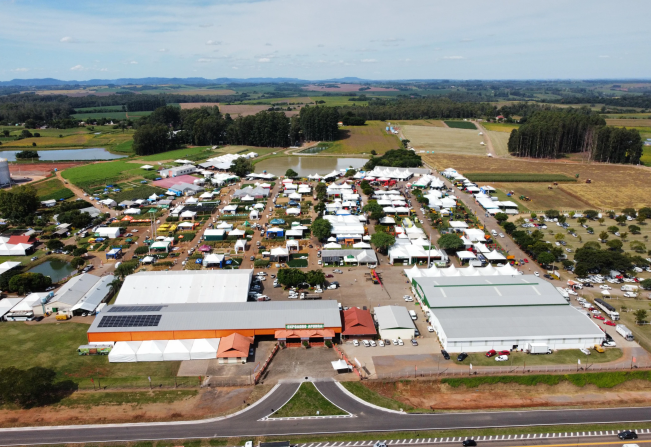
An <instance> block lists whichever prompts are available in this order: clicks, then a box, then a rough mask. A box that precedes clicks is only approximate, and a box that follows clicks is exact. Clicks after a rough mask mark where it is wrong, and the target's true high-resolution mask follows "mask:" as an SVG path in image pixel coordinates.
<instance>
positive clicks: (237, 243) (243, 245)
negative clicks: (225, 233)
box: [235, 239, 246, 253]
mask: <svg viewBox="0 0 651 447" xmlns="http://www.w3.org/2000/svg"><path fill="white" fill-rule="evenodd" d="M240 249H242V252H245V251H246V239H238V240H237V241H235V253H237V252H238V250H240Z"/></svg>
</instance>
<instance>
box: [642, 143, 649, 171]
mask: <svg viewBox="0 0 651 447" xmlns="http://www.w3.org/2000/svg"><path fill="white" fill-rule="evenodd" d="M642 150H643V152H642V156H641V157H640V162H641V163H642V164H643V165H645V166H651V146H643V148H642Z"/></svg>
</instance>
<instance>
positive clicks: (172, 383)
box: [75, 376, 201, 391]
mask: <svg viewBox="0 0 651 447" xmlns="http://www.w3.org/2000/svg"><path fill="white" fill-rule="evenodd" d="M150 379H151V380H150ZM75 382H76V383H77V386H78V388H79V389H80V390H97V391H102V390H120V389H157V390H158V389H177V388H186V389H189V388H199V387H200V385H201V377H148V376H142V377H140V376H138V377H100V376H94V377H88V378H83V379H80V380H78V381H75Z"/></svg>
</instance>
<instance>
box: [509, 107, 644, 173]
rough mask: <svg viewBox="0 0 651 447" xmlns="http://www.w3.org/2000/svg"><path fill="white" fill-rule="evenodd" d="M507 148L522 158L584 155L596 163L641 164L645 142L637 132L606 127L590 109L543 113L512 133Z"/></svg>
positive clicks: (601, 119) (542, 111)
mask: <svg viewBox="0 0 651 447" xmlns="http://www.w3.org/2000/svg"><path fill="white" fill-rule="evenodd" d="M508 149H509V153H511V154H512V155H518V156H521V157H532V158H558V157H560V156H562V155H564V154H571V153H577V152H585V153H587V154H589V156H590V159H593V160H597V161H610V162H613V163H638V162H639V161H640V156H641V155H642V139H641V137H640V134H639V132H638V131H637V130H636V129H631V130H627V129H617V128H611V127H606V121H605V120H604V119H603V118H601V117H600V116H599V115H596V114H594V113H592V112H591V111H590V109H588V108H581V109H565V110H541V111H538V112H535V113H534V114H533V115H532V116H531V117H529V118H528V119H527V121H526V123H525V124H523V125H522V126H520V128H519V129H514V130H513V131H511V136H510V138H509V143H508Z"/></svg>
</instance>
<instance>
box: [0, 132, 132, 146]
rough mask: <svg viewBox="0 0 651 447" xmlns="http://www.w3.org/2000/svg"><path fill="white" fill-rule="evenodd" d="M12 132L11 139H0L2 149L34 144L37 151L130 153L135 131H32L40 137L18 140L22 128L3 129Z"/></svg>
mask: <svg viewBox="0 0 651 447" xmlns="http://www.w3.org/2000/svg"><path fill="white" fill-rule="evenodd" d="M4 129H7V130H9V131H10V132H11V134H10V136H9V138H6V137H0V142H2V149H13V148H16V149H23V148H30V149H32V143H35V144H36V150H43V149H58V148H65V149H70V148H72V149H76V148H85V147H102V148H106V149H108V150H113V148H114V147H118V146H119V147H121V148H123V150H122V152H129V151H130V149H129V148H130V145H131V142H132V141H133V133H134V130H132V129H128V130H125V131H122V130H120V129H113V126H94V127H92V128H91V127H76V128H73V129H42V130H41V129H38V130H35V129H31V130H30V132H31V133H32V134H34V133H39V134H40V135H41V136H40V137H32V138H24V139H22V140H16V139H15V136H17V135H19V134H20V133H21V132H22V131H23V128H22V127H2V128H0V130H4Z"/></svg>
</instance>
